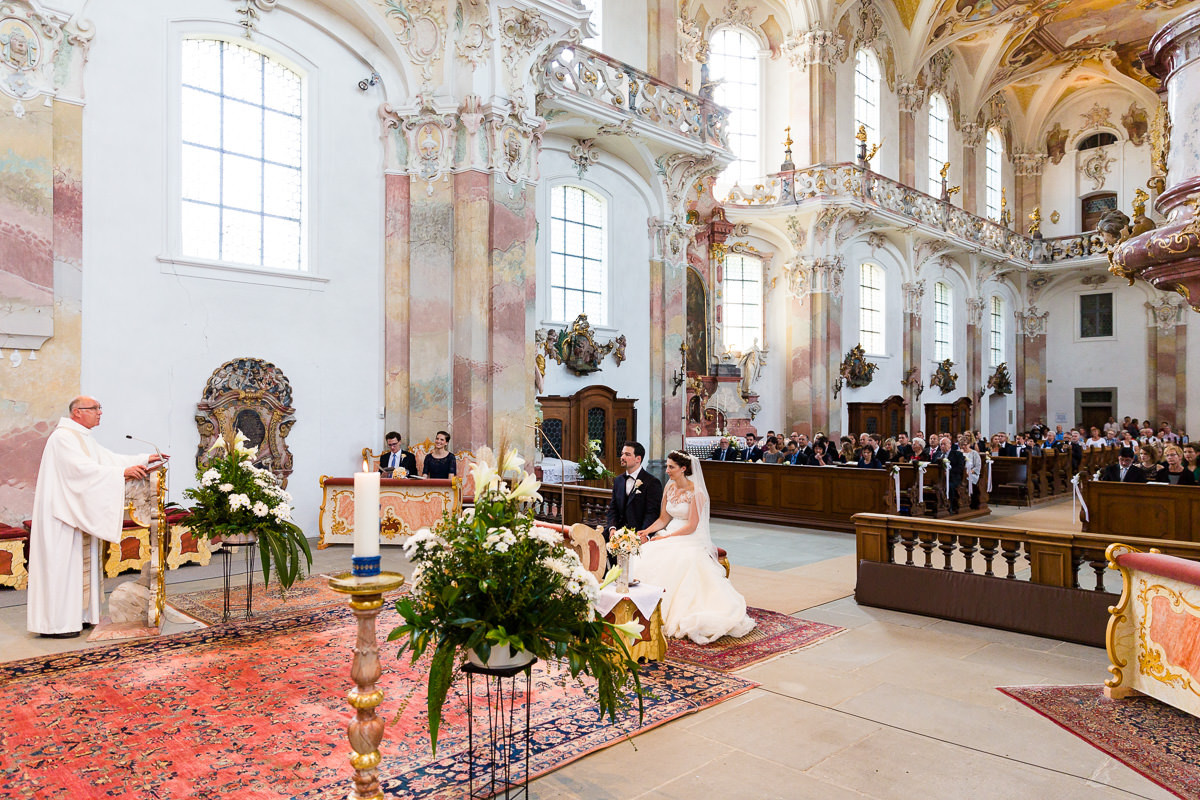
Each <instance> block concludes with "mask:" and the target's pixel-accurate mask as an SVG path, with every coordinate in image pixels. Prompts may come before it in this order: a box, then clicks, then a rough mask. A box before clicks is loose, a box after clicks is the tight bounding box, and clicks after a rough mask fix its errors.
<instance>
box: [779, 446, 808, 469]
mask: <svg viewBox="0 0 1200 800" xmlns="http://www.w3.org/2000/svg"><path fill="white" fill-rule="evenodd" d="M783 463H785V464H791V465H792V466H800V467H803V466H805V465H807V464H808V457H807V456H805V455H803V454H801V452H800V448H799V447H797V446H796V443H795V442H788V443H787V446H786V447H785V448H784V451H783Z"/></svg>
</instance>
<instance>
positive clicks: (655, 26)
mask: <svg viewBox="0 0 1200 800" xmlns="http://www.w3.org/2000/svg"><path fill="white" fill-rule="evenodd" d="M678 8H679V4H678V3H676V2H675V0H646V33H647V37H646V50H647V52H646V71H647V72H649V73H650V74H651V75H653V76H654V77H656V78H658V79H659V80H660V81H663V82H664V83H669V84H671V85H672V86H682V85H683V81H681V80H680V76H681V74H682V73H681V70H680V68H679V54H678V50H679V26H678V25H677V24H676V15H677V14H678ZM696 88H699V87H693V91H695V90H696Z"/></svg>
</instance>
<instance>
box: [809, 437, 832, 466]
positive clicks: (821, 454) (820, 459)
mask: <svg viewBox="0 0 1200 800" xmlns="http://www.w3.org/2000/svg"><path fill="white" fill-rule="evenodd" d="M827 450H828V447H827V446H826V444H825V439H824V438H822V439H818V440H817V442H816V444H814V445H813V454H812V458H811V459H809V462H808V463H809V466H813V467H829V466H833V463H834V461H833V459H832V458H830V457H829V456H828V455H826V451H827Z"/></svg>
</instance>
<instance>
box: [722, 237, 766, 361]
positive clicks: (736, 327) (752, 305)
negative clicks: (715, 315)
mask: <svg viewBox="0 0 1200 800" xmlns="http://www.w3.org/2000/svg"><path fill="white" fill-rule="evenodd" d="M723 294H724V297H723V301H722V306H723V313H722V316H723V320H724V326H723V329H724V331H725V346H726V347H727V348H728V349H730V350H735V351H737V352H739V353H741V352H744V351H746V350H748V349H749V348H750V347H751V345H753V344H754V341H755V340H756V339H757V340H758V343H759V344H763V332H762V327H763V310H762V300H763V288H762V259H761V258H756V257H755V256H751V255H746V254H745V253H730V254H729V255H727V256H726V257H725V281H724V283H723Z"/></svg>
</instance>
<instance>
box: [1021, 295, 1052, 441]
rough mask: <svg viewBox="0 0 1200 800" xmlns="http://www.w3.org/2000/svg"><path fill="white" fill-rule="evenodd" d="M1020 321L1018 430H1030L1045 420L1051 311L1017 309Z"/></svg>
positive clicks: (1034, 308)
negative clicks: (1048, 325)
mask: <svg viewBox="0 0 1200 800" xmlns="http://www.w3.org/2000/svg"><path fill="white" fill-rule="evenodd" d="M1015 316H1016V321H1017V374H1016V376H1015V377H1014V380H1015V385H1016V387H1017V389H1018V394H1017V423H1016V426H1015V427H1016V430H1018V431H1027V430H1029V427H1030V426H1031V425H1033V423H1034V422H1037V421H1042V422H1045V421H1046V320H1047V318H1048V317H1049V316H1050V314H1049V312H1043V313H1041V314H1039V313H1038V310H1037V307H1036V306H1030V307H1029V308H1028V309H1026V310H1025V311H1017V312H1015Z"/></svg>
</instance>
